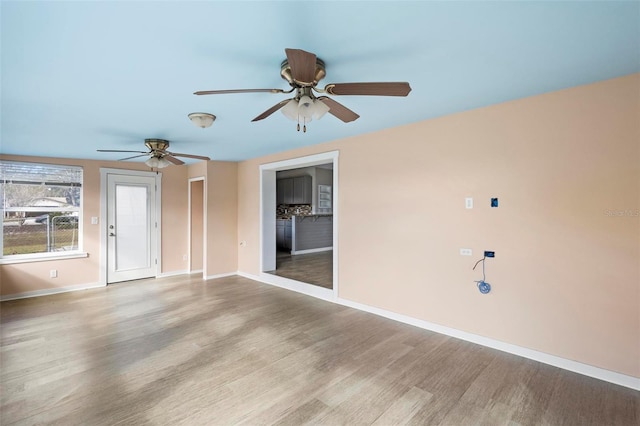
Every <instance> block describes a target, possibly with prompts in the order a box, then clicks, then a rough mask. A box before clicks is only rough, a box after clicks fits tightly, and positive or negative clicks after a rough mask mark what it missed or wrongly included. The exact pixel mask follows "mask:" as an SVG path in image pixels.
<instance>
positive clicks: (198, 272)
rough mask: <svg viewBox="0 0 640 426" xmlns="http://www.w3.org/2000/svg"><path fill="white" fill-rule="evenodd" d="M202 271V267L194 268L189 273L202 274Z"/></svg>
mask: <svg viewBox="0 0 640 426" xmlns="http://www.w3.org/2000/svg"><path fill="white" fill-rule="evenodd" d="M202 272H203V270H202V269H193V270H191V271H189V274H190V275H193V274H201V273H202Z"/></svg>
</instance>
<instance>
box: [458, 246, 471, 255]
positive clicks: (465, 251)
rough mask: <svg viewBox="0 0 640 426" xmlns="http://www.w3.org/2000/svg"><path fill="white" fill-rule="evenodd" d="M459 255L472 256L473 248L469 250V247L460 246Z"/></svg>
mask: <svg viewBox="0 0 640 426" xmlns="http://www.w3.org/2000/svg"><path fill="white" fill-rule="evenodd" d="M460 256H473V250H471V249H469V248H461V249H460Z"/></svg>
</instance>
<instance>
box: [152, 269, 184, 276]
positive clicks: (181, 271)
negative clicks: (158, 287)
mask: <svg viewBox="0 0 640 426" xmlns="http://www.w3.org/2000/svg"><path fill="white" fill-rule="evenodd" d="M178 275H189V271H188V270H186V269H182V270H179V271H171V272H162V273H160V274H158V275H156V278H166V277H176V276H178Z"/></svg>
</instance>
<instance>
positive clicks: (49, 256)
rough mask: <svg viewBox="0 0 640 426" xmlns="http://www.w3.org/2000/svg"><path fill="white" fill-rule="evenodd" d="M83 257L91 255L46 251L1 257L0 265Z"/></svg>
mask: <svg viewBox="0 0 640 426" xmlns="http://www.w3.org/2000/svg"><path fill="white" fill-rule="evenodd" d="M83 257H89V253H84V252H73V253H65V254H55V255H52V254H50V253H45V254H42V255H30V256H26V257H15V258H4V259H0V265H11V264H14V263H31V262H51V261H57V260H65V259H80V258H83Z"/></svg>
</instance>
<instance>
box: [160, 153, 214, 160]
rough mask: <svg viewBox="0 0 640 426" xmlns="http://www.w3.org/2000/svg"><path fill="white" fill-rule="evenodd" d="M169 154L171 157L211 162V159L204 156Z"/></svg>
mask: <svg viewBox="0 0 640 426" xmlns="http://www.w3.org/2000/svg"><path fill="white" fill-rule="evenodd" d="M167 154H169V155H171V156H173V157H185V158H195V159H196V160H205V161H209V160H211V158H209V157H204V156H202V155H192V154H180V153H177V152H167Z"/></svg>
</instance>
